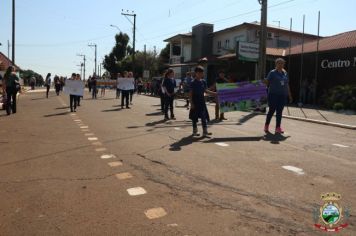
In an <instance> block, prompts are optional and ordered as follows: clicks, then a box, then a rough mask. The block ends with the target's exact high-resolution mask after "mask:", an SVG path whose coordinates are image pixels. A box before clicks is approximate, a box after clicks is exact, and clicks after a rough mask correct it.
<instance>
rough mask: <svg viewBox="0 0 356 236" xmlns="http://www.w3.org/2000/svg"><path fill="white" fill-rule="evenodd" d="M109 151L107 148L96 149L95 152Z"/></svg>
mask: <svg viewBox="0 0 356 236" xmlns="http://www.w3.org/2000/svg"><path fill="white" fill-rule="evenodd" d="M106 150H107V149H106V148H97V149H95V151H97V152H103V151H106Z"/></svg>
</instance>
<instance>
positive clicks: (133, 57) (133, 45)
mask: <svg viewBox="0 0 356 236" xmlns="http://www.w3.org/2000/svg"><path fill="white" fill-rule="evenodd" d="M123 11H124V10H122V12H121V15H123V16H125V17H126V18H127V16H133V18H134V22H133V23H132V22H131V21H130V20H129V21H130V22H131V23H132V24H133V43H132V47H133V53H132V71H133V73H134V77H135V54H136V52H135V42H136V16H137V15H136V13H134V12H132V13H124V12H123ZM126 12H128V10H127V11H126Z"/></svg>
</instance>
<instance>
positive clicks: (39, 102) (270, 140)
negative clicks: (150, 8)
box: [0, 91, 356, 235]
mask: <svg viewBox="0 0 356 236" xmlns="http://www.w3.org/2000/svg"><path fill="white" fill-rule="evenodd" d="M133 102H134V104H133V105H132V106H131V109H123V110H121V108H120V106H119V100H117V99H114V93H113V92H111V91H109V92H107V94H106V96H105V97H104V98H99V99H97V100H92V99H91V98H90V97H89V96H88V95H86V97H85V98H84V100H83V101H82V102H81V106H80V107H79V108H78V109H77V112H76V113H70V112H68V104H69V98H68V97H67V96H65V95H61V96H58V97H57V96H55V94H54V93H53V92H52V93H51V96H50V98H49V99H46V98H45V94H44V93H43V92H41V91H38V92H35V93H27V94H25V95H21V97H20V103H19V109H18V113H17V114H15V115H11V116H6V115H5V111H0V235H323V234H325V233H323V232H321V231H320V230H317V229H316V228H315V227H314V226H313V225H314V219H313V210H314V209H319V207H320V206H321V205H323V201H322V200H321V199H320V195H321V194H322V193H326V192H336V193H339V194H341V195H342V199H341V201H340V205H342V206H343V207H344V209H346V207H348V208H350V209H351V216H350V218H349V219H348V223H349V226H348V227H347V228H345V229H343V230H342V231H341V232H340V233H339V235H356V227H355V219H356V217H355V213H354V212H355V210H356V198H355V195H356V174H355V167H356V143H355V140H356V131H354V130H347V129H342V128H336V127H329V126H323V125H318V124H313V123H306V122H301V121H294V120H287V119H283V127H284V128H285V130H286V133H285V134H284V135H283V136H275V135H273V134H269V135H265V134H264V133H263V132H262V128H263V124H264V119H265V116H264V115H258V114H251V113H245V112H235V113H227V114H226V117H227V118H228V120H227V121H224V122H219V123H212V124H211V126H210V127H209V130H210V131H212V132H213V135H212V136H211V138H200V137H198V138H192V137H191V136H190V135H191V131H192V128H191V123H190V121H189V120H188V110H186V109H185V108H184V107H182V106H183V105H184V102H183V101H178V102H177V107H176V108H175V115H176V118H177V120H175V121H168V122H164V121H163V115H161V114H160V112H159V111H158V110H157V109H159V99H157V98H152V97H148V96H144V95H140V96H137V95H135V96H134V101H133ZM212 108H213V107H212V106H210V109H212ZM210 114H211V115H213V114H214V112H213V110H211V112H210ZM273 122H274V119H273ZM272 128H273V127H272ZM199 129H200V130H201V127H199ZM286 166H292V170H294V169H295V168H294V169H293V167H297V168H299V169H295V171H291V170H287V169H284V168H283V167H286ZM117 174H119V175H117ZM138 187H140V188H139V189H137V188H138ZM132 188H136V189H132ZM128 189H131V190H132V191H134V193H131V194H140V195H136V196H132V195H130V194H129V192H128ZM131 190H130V191H131Z"/></svg>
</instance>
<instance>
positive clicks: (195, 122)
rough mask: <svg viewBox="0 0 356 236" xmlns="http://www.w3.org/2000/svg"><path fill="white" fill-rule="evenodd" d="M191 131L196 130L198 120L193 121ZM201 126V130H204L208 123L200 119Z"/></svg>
mask: <svg viewBox="0 0 356 236" xmlns="http://www.w3.org/2000/svg"><path fill="white" fill-rule="evenodd" d="M192 122H193V129H195V130H196V129H197V128H198V119H196V120H193V121H192ZM201 126H202V127H203V129H206V128H207V127H208V122H207V120H206V119H201Z"/></svg>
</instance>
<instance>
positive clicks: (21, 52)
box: [0, 0, 356, 77]
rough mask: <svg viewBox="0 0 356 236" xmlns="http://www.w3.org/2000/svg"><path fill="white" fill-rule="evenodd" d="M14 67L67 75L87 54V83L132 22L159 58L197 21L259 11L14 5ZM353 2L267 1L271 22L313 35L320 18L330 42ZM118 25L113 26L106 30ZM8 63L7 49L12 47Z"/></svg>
mask: <svg viewBox="0 0 356 236" xmlns="http://www.w3.org/2000/svg"><path fill="white" fill-rule="evenodd" d="M15 5H16V42H15V49H16V54H15V55H16V57H15V60H16V64H17V65H18V66H20V67H21V68H22V69H31V70H34V71H35V72H37V73H39V74H41V75H42V76H45V75H46V74H47V73H48V72H51V73H52V75H55V74H57V75H62V76H69V75H70V74H71V73H73V72H75V73H79V72H80V67H79V65H80V63H81V62H82V57H80V56H77V55H78V54H84V55H86V58H87V62H86V71H87V72H86V75H87V76H86V77H88V76H89V74H92V73H93V71H94V48H93V47H89V46H88V44H97V53H98V55H97V58H98V59H97V60H98V63H99V62H101V61H102V60H103V58H104V56H105V55H107V54H109V53H110V52H111V49H112V48H113V46H114V43H115V39H114V36H115V34H116V33H118V32H119V31H122V32H124V33H127V34H128V35H129V36H130V44H131V45H132V27H133V24H132V22H133V17H127V18H126V17H125V16H123V15H122V14H121V13H122V11H124V12H127V11H128V12H129V13H132V12H134V13H135V14H136V15H137V17H136V25H137V31H136V50H140V51H143V48H144V45H146V47H147V50H148V51H153V50H154V47H156V50H157V53H159V52H160V51H161V49H162V48H164V47H165V44H166V43H164V42H163V40H164V39H167V38H169V37H171V36H173V35H175V34H178V33H187V32H190V31H191V29H192V26H194V25H197V24H199V23H211V24H214V31H217V30H221V29H224V28H228V27H232V26H235V25H239V24H241V23H244V22H253V21H260V9H261V6H260V4H259V3H258V1H257V0H219V1H216V0H199V1H197V0H171V1H167V0H150V1H148V0H130V1H123V0H100V1H99V0H61V1H58V0H16V3H15ZM355 9H356V1H355V0H338V1H335V0H268V24H270V25H275V26H278V24H280V27H281V28H287V29H289V26H290V19H291V18H292V19H293V30H295V31H300V32H302V30H303V26H302V25H303V15H305V17H306V21H305V22H306V23H305V32H306V33H309V34H317V17H318V11H320V14H321V26H320V35H321V36H330V35H334V34H338V33H342V32H346V31H351V30H356V23H355V22H356V14H355ZM110 25H115V26H116V27H111V26H110ZM11 34H12V0H0V43H1V44H2V46H0V51H1V52H2V53H4V54H5V55H8V46H7V45H8V43H7V42H8V40H9V41H10V44H11V41H12V38H11ZM10 58H11V48H10Z"/></svg>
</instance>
